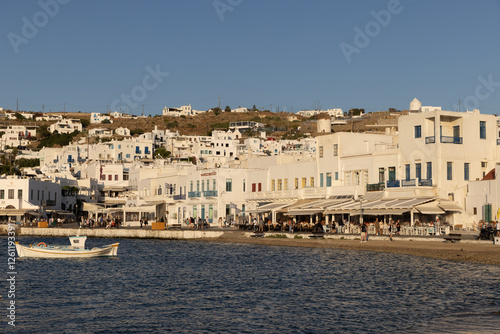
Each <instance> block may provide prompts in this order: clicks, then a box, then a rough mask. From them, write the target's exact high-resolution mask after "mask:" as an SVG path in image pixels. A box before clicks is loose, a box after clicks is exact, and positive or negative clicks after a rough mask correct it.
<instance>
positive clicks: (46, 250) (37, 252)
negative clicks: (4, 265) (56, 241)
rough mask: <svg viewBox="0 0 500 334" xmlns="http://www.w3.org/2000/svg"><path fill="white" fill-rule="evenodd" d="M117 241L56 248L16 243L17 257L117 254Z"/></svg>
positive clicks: (103, 255) (101, 255)
mask: <svg viewBox="0 0 500 334" xmlns="http://www.w3.org/2000/svg"><path fill="white" fill-rule="evenodd" d="M118 245H119V243H114V244H112V245H109V246H104V247H96V248H92V249H56V248H54V247H39V246H31V247H27V246H23V245H20V244H18V243H16V250H17V255H18V256H19V257H34V258H91V257H105V256H117V255H118Z"/></svg>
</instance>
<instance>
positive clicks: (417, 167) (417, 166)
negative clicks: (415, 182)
mask: <svg viewBox="0 0 500 334" xmlns="http://www.w3.org/2000/svg"><path fill="white" fill-rule="evenodd" d="M415 178H416V179H419V180H420V179H422V164H421V163H420V162H417V163H416V164H415Z"/></svg>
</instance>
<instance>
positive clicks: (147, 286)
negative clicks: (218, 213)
mask: <svg viewBox="0 0 500 334" xmlns="http://www.w3.org/2000/svg"><path fill="white" fill-rule="evenodd" d="M18 241H20V242H21V244H25V245H27V244H30V243H38V242H40V241H45V242H48V243H50V244H54V243H59V244H66V243H68V242H69V241H68V240H67V238H53V239H47V238H45V239H43V240H42V238H36V237H19V238H18ZM115 241H117V240H114V239H113V240H110V239H89V240H88V241H87V246H99V245H104V244H110V243H112V242H115ZM118 241H119V242H120V246H119V249H118V257H116V258H98V259H17V262H16V271H17V275H16V297H15V303H16V322H15V324H16V327H15V328H12V326H10V325H8V324H7V322H8V321H9V319H8V318H7V316H6V315H7V314H8V311H7V309H6V308H7V306H8V302H9V298H7V296H6V293H7V290H8V289H9V287H8V284H7V283H6V280H2V282H4V283H3V286H1V291H0V294H1V296H2V298H3V299H2V300H0V305H2V309H3V310H4V311H3V316H2V317H1V318H0V319H1V320H0V321H1V322H0V328H1V329H2V330H0V331H1V332H7V330H8V329H10V330H12V331H13V332H19V333H32V332H33V333H34V332H38V333H164V332H176V333H341V332H346V333H348V332H349V333H353V332H358V333H359V332H370V333H391V332H392V333H396V332H397V333H465V332H466V333H495V332H496V333H498V332H499V331H500V283H499V282H500V280H499V279H500V267H498V266H487V265H480V264H471V263H459V262H456V263H455V262H447V261H442V260H435V259H427V258H420V257H412V256H406V255H395V254H385V253H376V252H368V251H354V250H336V249H314V248H294V247H278V246H262V245H249V244H222V243H215V242H199V241H175V240H152V239H140V240H139V239H122V240H118ZM0 246H1V253H0V268H4V269H3V270H2V272H3V273H4V275H5V277H6V278H7V272H8V268H7V239H6V237H1V238H0Z"/></svg>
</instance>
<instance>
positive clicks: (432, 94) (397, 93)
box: [0, 0, 500, 115]
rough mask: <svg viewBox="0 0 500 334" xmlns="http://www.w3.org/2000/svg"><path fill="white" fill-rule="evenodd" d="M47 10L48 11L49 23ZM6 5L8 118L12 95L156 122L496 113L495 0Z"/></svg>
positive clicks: (499, 44)
mask: <svg viewBox="0 0 500 334" xmlns="http://www.w3.org/2000/svg"><path fill="white" fill-rule="evenodd" d="M59 1H60V2H61V3H63V2H68V1H67V0H64V1H63V0H59ZM55 2H56V0H42V3H45V4H49V5H50V6H49V7H48V8H49V10H48V11H49V12H50V11H53V12H55V11H56V10H55V7H54V3H55ZM214 4H215V5H217V6H218V7H217V8H218V9H217V8H216V6H215V5H214ZM0 6H1V8H2V10H1V11H0V27H1V34H0V55H1V59H2V65H1V74H2V80H1V83H0V107H4V108H14V109H15V108H16V99H17V98H19V109H20V110H33V111H40V110H42V105H45V111H49V110H52V111H61V110H63V108H64V103H66V111H79V110H81V111H83V112H89V111H99V112H105V111H106V106H107V105H113V106H114V107H115V109H119V108H120V107H121V108H122V111H125V110H127V111H128V112H131V113H134V114H140V113H141V112H142V105H144V110H145V114H153V115H154V114H161V110H162V108H163V107H164V106H171V107H175V106H181V105H184V104H191V105H192V106H193V108H195V109H199V110H207V109H209V108H211V107H215V106H217V105H218V97H221V105H222V106H226V105H229V106H231V107H233V108H235V107H238V106H242V107H251V106H252V105H254V104H255V105H256V106H257V107H259V108H261V107H262V108H265V109H269V108H270V106H271V105H272V106H273V111H276V108H277V107H279V108H280V110H286V111H289V112H290V111H293V112H297V111H298V110H302V109H311V108H313V106H321V107H322V108H324V109H327V108H335V107H337V108H342V109H345V110H348V109H349V108H365V109H366V110H367V111H377V110H387V109H388V108H390V107H392V108H397V109H407V108H408V105H409V103H410V101H411V100H412V99H413V98H414V97H417V98H418V99H420V101H422V103H423V105H433V106H442V107H443V108H444V109H446V110H456V109H457V105H458V100H459V99H460V100H461V101H462V106H464V105H465V107H476V108H479V109H480V110H481V111H482V112H483V113H491V114H494V113H499V114H500V68H499V66H498V59H499V55H500V38H499V32H500V20H498V18H499V17H500V1H498V0H483V1H465V0H453V1H452V0H442V1H425V0H421V1H417V0H413V1H410V0H401V1H399V3H398V2H397V1H395V0H391V1H328V0H324V1H323V0H313V1H299V0H281V1H277V0H276V1H272V0H215V1H214V0H182V1H173V0H164V1H128V0H125V1H117V0H115V1H95V0H86V1H82V0H72V1H69V2H68V3H67V4H59V5H58V7H59V8H58V9H57V13H52V12H51V13H49V14H50V15H49V14H47V10H44V9H43V7H42V6H41V5H40V3H39V2H38V1H14V0H9V1H6V0H4V1H0ZM381 11H382V12H381ZM373 12H375V13H386V14H387V13H389V14H390V17H388V16H387V15H385V16H384V15H382V14H381V15H382V16H381V17H382V19H383V22H382V23H383V24H381V23H379V22H378V21H377V20H376V19H375V17H374V15H373V14H372V13H373ZM384 20H385V21H384ZM26 22H28V23H26ZM29 25H33V26H34V27H35V28H36V30H37V31H36V33H34V32H33V31H32V30H31V31H30V30H29V29H28V28H27V27H28V26H29ZM356 27H357V28H359V29H358V30H357V31H361V33H362V34H367V35H366V36H367V37H366V38H365V39H364V40H363V39H362V38H360V37H359V36H360V34H358V36H357V39H355V37H356V35H357V33H356V32H355V31H356V30H355V28H356ZM370 29H371V30H370ZM342 45H343V46H344V48H341V46H342ZM346 45H348V47H347V49H348V50H350V52H351V53H350V54H349V55H348V56H347V57H346V55H345V53H346V51H345V50H346ZM343 49H344V51H343ZM352 50H355V51H352ZM348 60H350V61H348ZM151 71H152V72H155V71H159V72H161V74H160V75H156V79H155V78H154V77H153V76H151V74H150V72H151ZM165 73H168V76H167V75H166V74H165ZM124 96H129V98H128V99H127V98H126V97H124Z"/></svg>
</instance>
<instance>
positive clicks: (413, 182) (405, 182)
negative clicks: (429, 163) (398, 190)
mask: <svg viewBox="0 0 500 334" xmlns="http://www.w3.org/2000/svg"><path fill="white" fill-rule="evenodd" d="M416 185H417V180H415V179H408V180H401V187H415V186H416Z"/></svg>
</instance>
